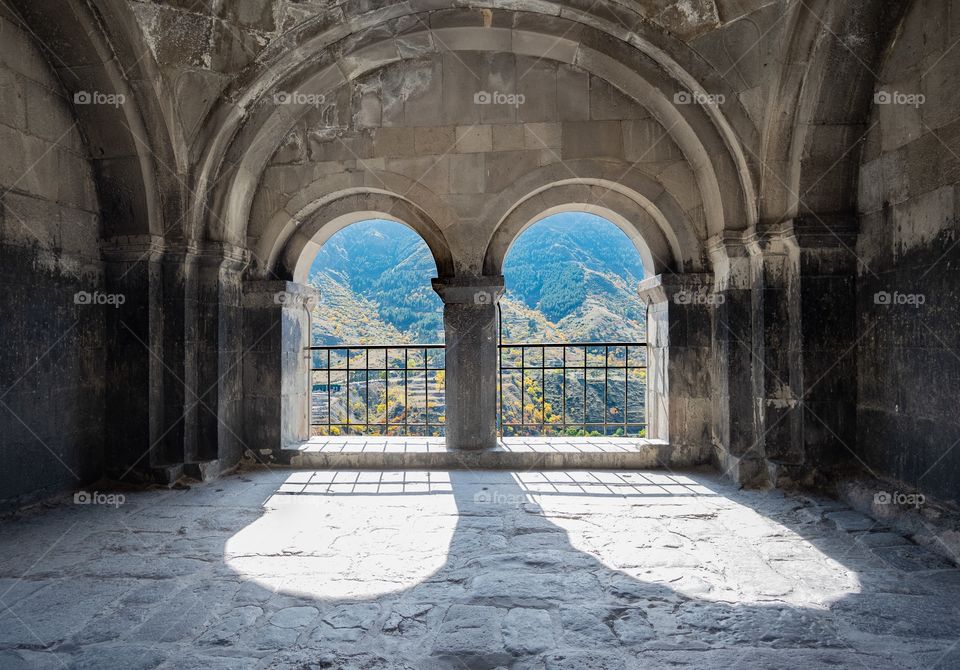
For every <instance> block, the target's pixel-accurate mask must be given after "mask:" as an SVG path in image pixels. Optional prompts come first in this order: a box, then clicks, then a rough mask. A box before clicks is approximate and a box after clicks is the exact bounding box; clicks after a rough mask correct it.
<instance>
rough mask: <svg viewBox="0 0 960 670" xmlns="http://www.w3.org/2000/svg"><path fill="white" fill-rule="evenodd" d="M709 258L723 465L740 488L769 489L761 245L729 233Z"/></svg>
mask: <svg viewBox="0 0 960 670" xmlns="http://www.w3.org/2000/svg"><path fill="white" fill-rule="evenodd" d="M709 252H710V256H711V260H712V262H713V267H714V275H715V293H714V295H715V302H716V310H715V312H714V321H713V347H714V360H715V363H716V367H715V374H716V378H715V382H716V393H715V395H714V398H715V407H714V419H715V425H714V435H713V437H714V446H715V448H716V458H717V465H718V466H719V467H720V468H721V469H722V470H723V472H724V473H725V474H727V475H728V476H729V477H731V478H732V479H733V480H734V481H736V482H738V483H741V484H744V485H749V486H765V485H766V484H767V482H768V472H767V462H766V460H765V458H764V456H765V455H764V453H763V445H762V444H761V441H762V439H763V424H762V414H763V413H762V411H761V408H760V406H759V402H760V398H762V397H763V366H762V363H761V361H762V360H763V358H762V356H763V352H762V348H763V339H762V335H763V332H762V328H763V318H762V315H761V309H762V303H761V301H760V293H761V291H760V288H761V287H762V282H763V273H762V261H761V258H760V249H759V244H758V240H757V237H756V235H755V234H754V233H753V232H748V231H727V232H725V233H724V234H722V235H718V236H717V237H715V238H713V239H712V240H711V242H710V247H709Z"/></svg>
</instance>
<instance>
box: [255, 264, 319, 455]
mask: <svg viewBox="0 0 960 670" xmlns="http://www.w3.org/2000/svg"><path fill="white" fill-rule="evenodd" d="M318 298H319V294H318V293H317V291H316V289H314V288H312V287H310V286H304V285H303V284H296V283H294V282H288V281H248V282H244V284H243V348H244V352H243V362H242V370H243V436H244V443H245V445H246V448H247V449H248V450H250V451H251V452H253V454H252V455H253V456H254V457H255V458H257V459H258V460H262V461H268V460H278V459H279V458H280V457H281V454H280V451H281V450H282V449H283V448H284V447H290V446H293V445H296V444H298V443H300V442H303V441H304V440H307V439H309V438H310V384H311V380H310V355H309V352H308V351H307V349H306V348H307V347H308V346H309V345H310V310H311V309H312V307H313V305H314V304H316V301H317V299H318Z"/></svg>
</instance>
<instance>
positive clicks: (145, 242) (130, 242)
mask: <svg viewBox="0 0 960 670" xmlns="http://www.w3.org/2000/svg"><path fill="white" fill-rule="evenodd" d="M100 249H101V251H102V252H103V256H104V258H105V259H106V260H107V261H114V262H118V263H122V262H137V261H141V260H150V261H155V260H157V259H159V258H160V257H161V256H162V255H163V252H164V249H165V245H164V240H163V238H162V237H159V236H157V235H118V236H115V237H111V238H109V239H106V240H104V241H103V242H102V243H101V246H100Z"/></svg>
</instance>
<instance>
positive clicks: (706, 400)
mask: <svg viewBox="0 0 960 670" xmlns="http://www.w3.org/2000/svg"><path fill="white" fill-rule="evenodd" d="M711 284H712V281H711V278H710V276H709V275H706V274H697V273H688V274H681V275H678V274H663V275H657V276H655V277H650V278H648V279H645V280H643V281H642V282H640V286H639V288H638V293H639V295H640V298H641V299H642V300H643V301H644V302H645V303H647V424H648V426H647V437H649V438H651V439H656V440H664V441H666V442H668V443H669V445H670V448H671V449H684V450H692V451H695V452H697V453H696V454H692V455H691V456H692V459H693V460H694V461H695V460H706V459H707V458H708V454H709V451H708V449H709V445H710V431H711V411H712V391H713V389H712V384H711V370H712V366H711V364H710V363H711V355H712V351H711V346H710V344H711V332H710V329H711V309H712V302H713V301H712V292H711ZM685 460H687V459H685Z"/></svg>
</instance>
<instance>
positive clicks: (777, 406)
mask: <svg viewBox="0 0 960 670" xmlns="http://www.w3.org/2000/svg"><path fill="white" fill-rule="evenodd" d="M757 237H758V242H759V247H760V255H761V273H762V277H761V287H760V290H759V294H758V301H757V302H758V303H759V304H758V308H759V312H760V316H761V318H762V320H763V325H762V330H761V340H762V349H761V357H760V359H759V360H758V364H759V365H760V366H761V368H762V369H761V371H760V372H761V375H762V385H761V388H760V389H759V390H760V393H759V395H758V405H759V411H760V417H759V419H760V426H761V427H762V433H761V436H760V439H759V442H760V449H761V451H762V453H763V454H764V457H765V458H766V459H767V465H768V471H769V472H770V476H771V483H772V484H778V483H786V481H787V480H796V479H799V478H801V476H802V474H801V466H802V465H803V462H804V454H803V443H802V412H801V411H800V409H799V408H800V403H801V401H802V398H803V389H802V384H801V379H802V374H801V362H802V351H801V346H800V277H799V274H800V250H799V247H798V244H797V239H796V237H795V236H794V233H793V226H792V225H791V224H789V223H780V224H776V225H770V226H763V227H760V228H759V229H758V231H757Z"/></svg>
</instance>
